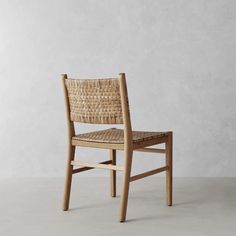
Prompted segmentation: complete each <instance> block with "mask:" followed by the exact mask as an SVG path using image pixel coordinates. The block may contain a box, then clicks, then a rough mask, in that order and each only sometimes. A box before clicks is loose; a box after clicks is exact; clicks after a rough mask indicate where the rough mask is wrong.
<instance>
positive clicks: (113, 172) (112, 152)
mask: <svg viewBox="0 0 236 236" xmlns="http://www.w3.org/2000/svg"><path fill="white" fill-rule="evenodd" d="M110 160H111V161H112V165H116V150H115V149H110ZM110 181H111V196H112V197H116V170H111V171H110Z"/></svg>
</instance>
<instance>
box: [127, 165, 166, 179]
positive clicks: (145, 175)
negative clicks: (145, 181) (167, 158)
mask: <svg viewBox="0 0 236 236" xmlns="http://www.w3.org/2000/svg"><path fill="white" fill-rule="evenodd" d="M167 168H168V167H167V166H163V167H161V168H157V169H155V170H150V171H147V172H144V173H142V174H138V175H134V176H131V177H130V180H129V181H130V182H132V181H135V180H138V179H142V178H145V177H147V176H150V175H154V174H157V173H160V172H162V171H166V170H167Z"/></svg>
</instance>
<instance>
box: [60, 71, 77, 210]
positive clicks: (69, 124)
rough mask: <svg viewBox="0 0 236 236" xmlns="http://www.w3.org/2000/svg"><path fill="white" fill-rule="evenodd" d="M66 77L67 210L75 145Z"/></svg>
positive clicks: (65, 77) (65, 193) (65, 194)
mask: <svg viewBox="0 0 236 236" xmlns="http://www.w3.org/2000/svg"><path fill="white" fill-rule="evenodd" d="M66 79H67V75H66V74H64V75H62V85H63V91H64V97H65V107H66V115H67V127H68V158H67V170H66V180H65V190H64V198H63V207H62V209H63V210H64V211H67V210H68V208H69V201H70V190H71V181H72V172H73V166H72V165H71V161H73V160H74V156H75V147H74V146H72V143H71V141H72V137H73V136H74V135H75V128H74V123H73V122H72V121H71V120H70V116H69V114H70V106H69V100H68V94H67V89H66V86H65V80H66Z"/></svg>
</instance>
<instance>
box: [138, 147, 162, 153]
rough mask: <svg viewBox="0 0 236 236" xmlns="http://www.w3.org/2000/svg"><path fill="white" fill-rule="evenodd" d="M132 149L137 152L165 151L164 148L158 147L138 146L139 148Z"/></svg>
mask: <svg viewBox="0 0 236 236" xmlns="http://www.w3.org/2000/svg"><path fill="white" fill-rule="evenodd" d="M134 151H137V152H153V153H166V150H165V149H159V148H139V149H135V150H134Z"/></svg>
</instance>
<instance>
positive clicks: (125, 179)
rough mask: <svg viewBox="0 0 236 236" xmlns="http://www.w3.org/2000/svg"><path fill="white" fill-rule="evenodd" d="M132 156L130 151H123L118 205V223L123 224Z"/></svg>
mask: <svg viewBox="0 0 236 236" xmlns="http://www.w3.org/2000/svg"><path fill="white" fill-rule="evenodd" d="M132 156H133V150H132V149H131V150H129V149H128V150H125V166H124V167H125V169H124V177H123V191H122V195H121V203H120V222H124V221H125V219H126V212H127V203H128V195H129V183H130V173H131V165H132Z"/></svg>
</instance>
